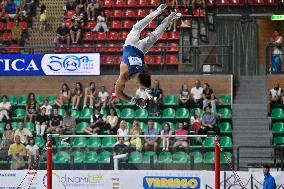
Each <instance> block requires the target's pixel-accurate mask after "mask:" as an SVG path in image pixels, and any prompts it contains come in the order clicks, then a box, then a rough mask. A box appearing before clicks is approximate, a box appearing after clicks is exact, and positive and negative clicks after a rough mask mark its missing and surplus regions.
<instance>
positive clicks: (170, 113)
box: [162, 108, 176, 119]
mask: <svg viewBox="0 0 284 189" xmlns="http://www.w3.org/2000/svg"><path fill="white" fill-rule="evenodd" d="M175 116H176V111H175V110H174V109H173V108H166V109H164V110H163V115H162V118H163V119H175Z"/></svg>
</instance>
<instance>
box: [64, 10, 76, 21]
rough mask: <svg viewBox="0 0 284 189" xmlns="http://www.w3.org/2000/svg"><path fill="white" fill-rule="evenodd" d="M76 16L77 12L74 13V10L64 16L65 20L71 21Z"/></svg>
mask: <svg viewBox="0 0 284 189" xmlns="http://www.w3.org/2000/svg"><path fill="white" fill-rule="evenodd" d="M75 14H76V12H75V11H73V10H69V11H66V12H65V14H64V18H65V19H70V18H72V17H73V16H74V15H75Z"/></svg>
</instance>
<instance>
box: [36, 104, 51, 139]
mask: <svg viewBox="0 0 284 189" xmlns="http://www.w3.org/2000/svg"><path fill="white" fill-rule="evenodd" d="M48 122H49V118H48V116H47V115H46V109H45V108H42V109H41V112H40V114H38V115H37V116H36V119H35V124H36V134H37V135H41V136H43V135H44V131H45V129H46V128H47V125H48Z"/></svg>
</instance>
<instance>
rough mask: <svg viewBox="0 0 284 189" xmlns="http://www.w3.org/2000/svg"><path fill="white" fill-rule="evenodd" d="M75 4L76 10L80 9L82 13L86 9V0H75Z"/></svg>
mask: <svg viewBox="0 0 284 189" xmlns="http://www.w3.org/2000/svg"><path fill="white" fill-rule="evenodd" d="M76 4H77V7H76V11H80V12H81V13H84V12H86V11H87V2H86V0H77V1H76Z"/></svg>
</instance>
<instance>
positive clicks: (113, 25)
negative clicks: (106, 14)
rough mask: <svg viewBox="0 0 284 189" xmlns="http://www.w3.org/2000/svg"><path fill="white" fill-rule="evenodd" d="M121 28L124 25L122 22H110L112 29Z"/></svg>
mask: <svg viewBox="0 0 284 189" xmlns="http://www.w3.org/2000/svg"><path fill="white" fill-rule="evenodd" d="M121 26H122V23H121V22H120V21H117V20H113V21H111V22H110V28H112V29H118V28H121Z"/></svg>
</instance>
